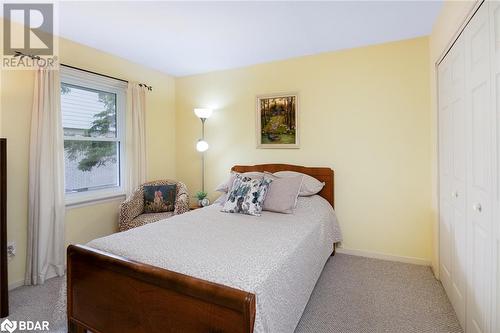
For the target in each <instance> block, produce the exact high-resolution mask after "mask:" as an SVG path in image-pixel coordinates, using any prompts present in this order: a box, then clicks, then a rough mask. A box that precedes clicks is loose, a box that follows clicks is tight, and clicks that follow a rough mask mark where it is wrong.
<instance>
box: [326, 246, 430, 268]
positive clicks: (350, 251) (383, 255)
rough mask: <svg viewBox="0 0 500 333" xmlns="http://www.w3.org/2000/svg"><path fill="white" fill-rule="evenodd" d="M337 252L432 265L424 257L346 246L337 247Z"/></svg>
mask: <svg viewBox="0 0 500 333" xmlns="http://www.w3.org/2000/svg"><path fill="white" fill-rule="evenodd" d="M336 252H338V253H343V254H350V255H352V256H358V257H366V258H374V259H381V260H388V261H397V262H404V263H406V264H415V265H423V266H431V261H430V260H427V259H422V258H414V257H404V256H396V255H393V254H386V253H379V252H370V251H364V250H356V249H349V248H345V247H339V248H337V249H336Z"/></svg>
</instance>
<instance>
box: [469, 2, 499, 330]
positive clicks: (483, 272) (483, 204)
mask: <svg viewBox="0 0 500 333" xmlns="http://www.w3.org/2000/svg"><path fill="white" fill-rule="evenodd" d="M488 5H489V3H488V2H484V3H483V5H482V6H481V8H480V9H479V10H478V12H477V13H476V14H475V15H474V17H473V18H472V20H471V21H470V23H469V25H468V26H467V28H466V29H465V31H464V37H465V41H464V43H465V50H466V52H465V77H466V112H467V119H466V121H467V130H466V138H467V169H468V175H469V177H467V178H468V179H467V234H468V240H467V250H468V251H467V252H468V265H467V271H468V295H467V326H466V327H467V332H470V333H486V332H492V327H491V318H492V313H491V304H492V297H491V296H492V283H493V279H492V276H493V271H492V266H493V265H492V258H493V257H492V255H493V239H494V237H495V236H494V231H495V232H496V230H494V229H493V212H494V209H493V204H496V203H494V200H492V199H493V198H494V196H493V189H494V186H493V179H494V178H493V170H492V169H493V168H492V165H493V162H494V161H493V156H494V155H495V154H494V150H493V148H494V146H493V145H494V144H495V140H496V136H495V133H494V129H495V126H494V122H495V118H494V112H493V109H492V107H491V105H490V104H491V66H490V26H489V11H488Z"/></svg>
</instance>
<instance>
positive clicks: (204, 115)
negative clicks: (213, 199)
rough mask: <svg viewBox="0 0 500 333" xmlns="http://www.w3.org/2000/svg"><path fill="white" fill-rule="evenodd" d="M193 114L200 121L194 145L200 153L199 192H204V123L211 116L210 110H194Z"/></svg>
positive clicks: (205, 147) (206, 143)
mask: <svg viewBox="0 0 500 333" xmlns="http://www.w3.org/2000/svg"><path fill="white" fill-rule="evenodd" d="M194 114H195V115H196V116H197V117H198V118H200V120H201V139H199V140H198V142H197V143H196V150H197V151H199V152H200V153H201V190H202V192H205V152H206V151H207V149H208V142H206V141H205V121H206V120H207V119H208V118H210V116H211V115H212V109H206V108H196V109H194Z"/></svg>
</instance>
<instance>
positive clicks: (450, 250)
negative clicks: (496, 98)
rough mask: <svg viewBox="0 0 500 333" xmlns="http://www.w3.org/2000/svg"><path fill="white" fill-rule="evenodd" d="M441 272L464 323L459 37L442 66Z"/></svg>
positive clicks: (462, 118)
mask: <svg viewBox="0 0 500 333" xmlns="http://www.w3.org/2000/svg"><path fill="white" fill-rule="evenodd" d="M439 82H440V94H439V102H440V106H441V107H440V110H439V111H440V139H441V142H440V153H441V172H440V173H441V175H440V179H441V181H442V182H441V194H440V201H441V203H440V211H441V231H440V235H441V242H440V244H441V258H442V259H441V260H442V261H441V274H442V282H443V285H444V287H445V289H446V291H447V293H448V295H449V298H450V301H451V303H452V304H453V307H454V308H455V311H456V313H457V316H458V319H459V321H460V323H461V325H462V326H464V325H465V305H466V297H465V296H466V286H467V284H466V274H465V272H466V264H467V261H466V249H465V244H466V186H467V184H466V175H467V172H466V152H465V149H464V147H465V145H466V143H465V135H464V133H465V98H464V96H465V60H464V49H463V41H462V40H461V39H460V40H458V41H457V42H456V43H455V45H454V47H453V49H452V50H450V52H449V53H448V55H447V56H446V58H445V60H444V61H443V63H441V66H440V76H439Z"/></svg>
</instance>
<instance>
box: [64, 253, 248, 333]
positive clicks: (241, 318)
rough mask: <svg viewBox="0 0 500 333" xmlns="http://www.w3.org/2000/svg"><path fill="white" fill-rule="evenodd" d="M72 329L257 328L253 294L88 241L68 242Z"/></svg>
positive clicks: (137, 332) (103, 332) (147, 332)
mask: <svg viewBox="0 0 500 333" xmlns="http://www.w3.org/2000/svg"><path fill="white" fill-rule="evenodd" d="M67 279H68V330H69V331H70V332H78V333H81V332H85V330H89V331H92V332H95V333H115V332H116V333H127V332H134V333H141V332H142V333H154V332H158V333H160V332H161V333H166V332H185V333H189V332H197V333H198V332H214V333H215V332H220V333H222V332H228V333H233V332H234V333H236V332H242V333H250V332H253V326H254V320H255V295H254V294H251V293H248V292H245V291H241V290H238V289H234V288H230V287H226V286H223V285H219V284H216V283H211V282H208V281H205V280H201V279H197V278H194V277H191V276H187V275H183V274H179V273H176V272H172V271H169V270H166V269H161V268H158V267H154V266H151V265H146V264H141V263H138V262H134V261H131V260H128V259H126V258H122V257H119V256H115V255H112V254H109V253H106V252H103V251H98V250H95V249H92V248H89V247H86V246H81V245H70V246H69V247H68V272H67Z"/></svg>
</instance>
